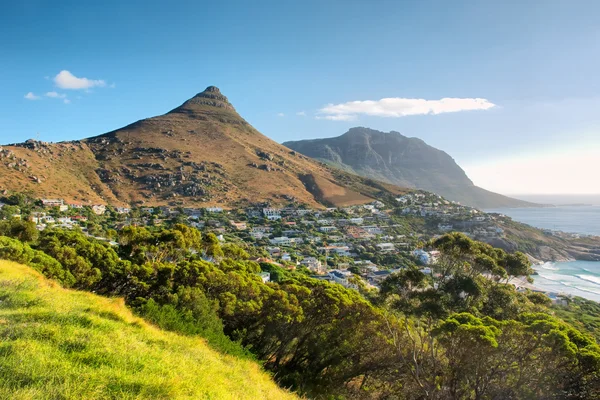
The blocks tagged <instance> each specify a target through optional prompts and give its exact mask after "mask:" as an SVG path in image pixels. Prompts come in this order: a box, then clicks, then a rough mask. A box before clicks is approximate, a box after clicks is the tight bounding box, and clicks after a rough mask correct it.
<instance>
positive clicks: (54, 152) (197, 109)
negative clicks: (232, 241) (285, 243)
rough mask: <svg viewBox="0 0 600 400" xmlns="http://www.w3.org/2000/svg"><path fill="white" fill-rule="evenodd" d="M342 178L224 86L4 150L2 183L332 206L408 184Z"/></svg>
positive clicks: (31, 189)
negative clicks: (106, 128)
mask: <svg viewBox="0 0 600 400" xmlns="http://www.w3.org/2000/svg"><path fill="white" fill-rule="evenodd" d="M343 175H344V174H343V173H342V174H341V175H340V173H339V172H337V171H335V170H332V169H331V168H329V167H327V166H325V165H323V164H321V163H318V162H315V161H313V160H311V159H309V158H307V157H305V156H302V155H300V154H297V153H296V152H293V151H291V150H290V149H288V148H286V147H284V146H282V145H280V144H278V143H276V142H274V141H273V140H271V139H269V138H268V137H266V136H264V135H263V134H261V133H260V132H259V131H257V130H256V129H254V128H253V127H252V126H251V125H250V124H249V123H248V122H247V121H246V120H244V119H243V118H242V117H241V116H240V115H239V114H238V113H237V111H236V110H235V108H234V107H233V105H232V104H231V103H230V102H229V100H228V99H227V97H226V96H225V95H223V94H222V93H221V91H220V90H219V89H218V88H217V87H215V86H209V87H207V88H206V90H204V91H203V92H200V93H198V94H196V95H195V96H193V97H192V98H190V99H188V100H186V101H185V102H183V103H182V104H181V105H180V106H178V107H176V108H174V109H172V110H171V111H169V112H167V113H165V114H163V115H159V116H155V117H150V118H145V119H141V120H139V121H136V122H134V123H132V124H129V125H127V126H125V127H123V128H120V129H116V130H113V131H110V132H107V133H104V134H101V135H97V136H93V137H90V138H87V139H82V140H78V141H72V142H62V143H55V144H51V143H43V142H37V141H33V140H29V141H27V142H25V143H20V144H16V145H10V146H2V150H0V189H4V190H7V189H8V190H13V191H19V192H24V193H28V194H31V195H33V196H35V197H59V198H64V199H65V200H67V201H68V202H74V203H84V204H86V203H87V204H90V203H103V204H115V205H123V204H130V205H140V204H152V205H171V206H221V207H225V208H228V207H240V206H244V205H247V204H250V203H257V202H264V203H275V204H278V203H286V202H297V203H301V204H306V205H309V206H314V207H323V206H328V205H335V206H345V205H353V204H364V203H368V202H371V201H373V200H374V199H375V197H377V196H378V195H379V194H380V193H381V191H382V190H383V191H386V192H389V193H391V194H399V193H403V192H405V191H406V190H405V189H403V188H397V187H393V186H392V185H386V186H383V189H382V186H381V185H380V184H376V185H374V184H372V183H370V182H371V181H370V180H368V179H363V178H361V179H358V180H357V179H354V178H352V177H349V176H343ZM343 182H345V183H343Z"/></svg>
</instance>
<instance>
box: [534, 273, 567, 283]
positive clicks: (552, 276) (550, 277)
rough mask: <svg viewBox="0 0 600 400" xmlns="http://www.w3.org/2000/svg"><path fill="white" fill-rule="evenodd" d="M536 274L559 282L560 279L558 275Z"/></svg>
mask: <svg viewBox="0 0 600 400" xmlns="http://www.w3.org/2000/svg"><path fill="white" fill-rule="evenodd" d="M538 276H539V277H540V278H544V279H547V280H549V281H552V282H557V283H561V281H560V275H544V274H538ZM534 284H535V283H534Z"/></svg>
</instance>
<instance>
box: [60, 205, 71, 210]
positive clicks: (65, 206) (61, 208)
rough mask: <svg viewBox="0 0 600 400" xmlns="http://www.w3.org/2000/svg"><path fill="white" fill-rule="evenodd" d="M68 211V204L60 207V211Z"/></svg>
mask: <svg viewBox="0 0 600 400" xmlns="http://www.w3.org/2000/svg"><path fill="white" fill-rule="evenodd" d="M68 209H69V206H68V205H66V204H61V205H60V206H58V210H59V211H67V210H68Z"/></svg>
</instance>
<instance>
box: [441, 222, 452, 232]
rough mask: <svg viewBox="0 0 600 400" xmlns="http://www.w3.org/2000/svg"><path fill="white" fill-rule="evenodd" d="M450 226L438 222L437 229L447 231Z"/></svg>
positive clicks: (449, 229)
mask: <svg viewBox="0 0 600 400" xmlns="http://www.w3.org/2000/svg"><path fill="white" fill-rule="evenodd" d="M452 228H453V227H452V225H451V224H438V229H439V230H440V231H442V232H449V231H451V230H452Z"/></svg>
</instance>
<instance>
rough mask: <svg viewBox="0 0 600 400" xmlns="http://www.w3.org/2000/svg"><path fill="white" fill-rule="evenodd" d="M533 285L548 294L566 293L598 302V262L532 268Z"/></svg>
mask: <svg viewBox="0 0 600 400" xmlns="http://www.w3.org/2000/svg"><path fill="white" fill-rule="evenodd" d="M533 269H535V270H536V271H537V273H538V275H533V276H532V278H533V285H534V286H536V287H538V288H540V289H542V290H547V291H550V292H557V293H567V294H571V295H574V296H580V297H583V298H586V299H589V300H594V301H597V302H600V262H594V261H572V262H561V263H545V264H543V265H535V266H534V267H533Z"/></svg>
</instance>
